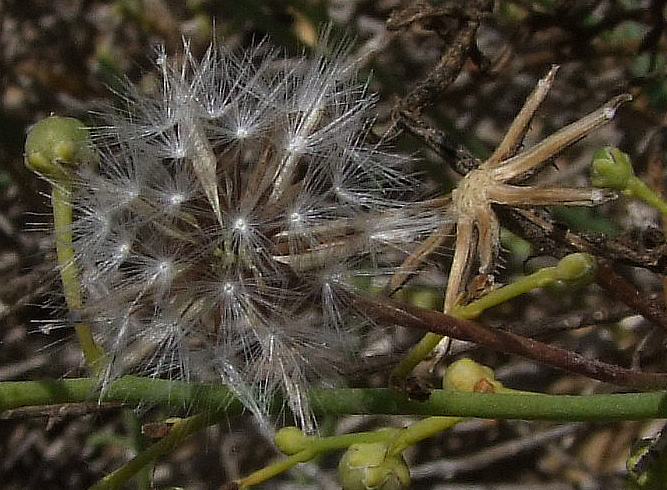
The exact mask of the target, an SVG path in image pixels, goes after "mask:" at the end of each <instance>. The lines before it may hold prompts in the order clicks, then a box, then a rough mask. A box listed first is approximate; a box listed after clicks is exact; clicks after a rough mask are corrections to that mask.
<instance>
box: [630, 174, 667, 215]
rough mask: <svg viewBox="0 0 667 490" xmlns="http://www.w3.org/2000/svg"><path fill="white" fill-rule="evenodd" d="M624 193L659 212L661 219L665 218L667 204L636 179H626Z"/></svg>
mask: <svg viewBox="0 0 667 490" xmlns="http://www.w3.org/2000/svg"><path fill="white" fill-rule="evenodd" d="M625 192H626V193H627V194H630V195H632V196H635V197H638V198H639V199H641V200H643V201H645V202H647V203H648V204H650V205H651V206H653V207H655V208H656V209H657V210H658V211H660V213H661V214H662V216H663V217H665V218H667V202H665V200H664V199H662V198H661V197H660V196H659V195H658V194H656V193H655V192H653V190H651V188H650V187H649V186H647V185H646V184H645V183H644V182H643V181H642V180H641V179H639V178H638V177H635V176H633V177H631V178H630V179H628V182H627V185H626V188H625Z"/></svg>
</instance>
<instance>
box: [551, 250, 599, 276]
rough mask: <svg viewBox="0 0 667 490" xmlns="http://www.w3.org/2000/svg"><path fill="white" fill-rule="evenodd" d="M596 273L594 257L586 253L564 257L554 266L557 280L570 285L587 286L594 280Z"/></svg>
mask: <svg viewBox="0 0 667 490" xmlns="http://www.w3.org/2000/svg"><path fill="white" fill-rule="evenodd" d="M596 272H597V262H596V260H595V257H593V256H592V255H591V254H587V253H573V254H570V255H566V256H565V257H563V258H562V259H561V260H560V261H559V262H558V265H556V278H557V280H559V281H564V282H567V283H570V284H571V283H576V284H588V283H590V282H592V281H593V280H594V279H595V274H596Z"/></svg>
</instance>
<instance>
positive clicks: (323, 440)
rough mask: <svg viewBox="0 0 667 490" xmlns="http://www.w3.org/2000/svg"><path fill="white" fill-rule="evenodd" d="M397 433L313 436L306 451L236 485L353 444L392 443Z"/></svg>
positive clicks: (243, 485)
mask: <svg viewBox="0 0 667 490" xmlns="http://www.w3.org/2000/svg"><path fill="white" fill-rule="evenodd" d="M397 432H399V431H398V429H397V430H380V431H375V432H356V433H354V434H343V435H339V436H330V437H316V436H313V437H312V439H311V440H309V441H308V447H307V448H306V449H304V450H302V451H299V452H298V453H295V454H292V455H290V456H288V457H286V458H283V459H280V460H278V461H276V462H275V463H272V464H270V465H268V466H265V467H264V468H261V469H259V470H257V471H255V472H254V473H251V474H250V475H248V476H246V477H244V478H242V479H241V480H238V481H237V482H236V483H237V484H238V486H239V488H241V489H244V488H248V487H250V486H252V485H257V484H259V483H262V482H263V481H266V480H268V479H270V478H273V477H274V476H276V475H279V474H280V473H282V472H284V471H286V470H288V469H290V468H291V467H293V466H296V465H297V464H299V463H304V462H306V461H309V460H311V459H313V458H314V457H315V456H317V455H318V454H321V453H323V452H327V451H333V450H336V449H345V448H347V447H350V446H351V445H352V444H359V443H372V442H385V441H390V440H391V439H392V438H394V437H395V435H396V433H397Z"/></svg>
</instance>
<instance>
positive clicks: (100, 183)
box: [72, 41, 439, 430]
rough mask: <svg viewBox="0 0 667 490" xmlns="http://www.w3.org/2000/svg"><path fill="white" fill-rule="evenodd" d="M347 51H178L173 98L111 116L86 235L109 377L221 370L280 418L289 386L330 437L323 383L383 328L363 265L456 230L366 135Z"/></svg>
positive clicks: (91, 290) (367, 114)
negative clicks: (364, 289) (313, 394)
mask: <svg viewBox="0 0 667 490" xmlns="http://www.w3.org/2000/svg"><path fill="white" fill-rule="evenodd" d="M325 42H326V41H323V43H325ZM330 44H331V43H330ZM331 47H332V50H328V51H330V52H331V53H333V54H332V55H331V56H330V57H325V56H324V54H323V53H324V52H325V51H327V50H325V49H319V50H318V52H316V54H314V55H313V56H311V57H306V56H302V57H299V58H296V59H284V57H282V56H280V52H279V51H277V50H274V49H271V48H270V47H269V46H268V43H267V42H262V43H260V44H258V45H257V46H256V47H255V48H251V49H250V50H249V51H247V52H244V53H235V52H229V51H227V50H225V49H224V48H223V47H220V46H212V47H211V48H209V49H208V50H207V51H206V53H205V54H204V56H203V57H202V58H201V59H200V60H197V59H195V57H194V55H193V54H192V52H191V51H190V47H189V46H188V44H187V43H186V44H185V46H184V54H183V56H182V57H174V58H172V57H170V56H167V54H166V50H164V49H163V48H161V49H160V50H158V53H157V58H156V65H157V68H158V72H159V73H160V76H161V78H162V80H161V84H160V86H159V87H158V88H157V90H156V92H155V93H154V94H150V95H146V94H145V93H143V92H142V91H140V90H139V89H138V88H137V87H134V86H132V85H128V86H127V93H126V95H124V99H123V107H122V108H119V109H117V110H113V111H110V113H109V114H108V115H107V116H106V117H107V119H108V120H107V121H106V123H105V124H104V125H103V126H102V127H100V129H99V130H97V132H96V135H95V143H96V146H97V148H96V150H97V153H98V155H99V165H98V166H97V168H96V169H95V170H94V171H92V170H87V171H86V170H85V169H82V170H81V171H80V173H79V174H78V175H77V176H76V186H75V190H74V192H73V196H72V198H73V202H74V204H75V210H76V212H75V219H74V222H73V224H72V231H73V234H74V246H75V251H76V261H77V263H78V265H79V268H80V270H81V274H80V275H81V278H82V279H81V283H82V289H83V291H82V292H83V296H84V297H85V298H86V304H85V306H84V308H83V309H82V314H83V315H84V317H85V319H86V321H88V322H89V323H90V325H91V328H92V329H93V332H94V335H95V336H96V338H97V340H98V341H99V342H100V344H101V345H102V346H103V348H104V349H105V351H106V352H107V353H108V358H109V361H108V362H109V366H108V369H107V375H106V379H107V380H111V379H113V378H114V377H115V376H119V375H121V374H123V373H125V372H128V371H134V372H139V373H143V374H145V375H149V376H175V377H180V378H183V379H198V380H205V381H209V382H210V381H215V380H218V381H220V382H222V383H225V384H226V385H227V386H229V388H230V390H231V391H232V392H233V393H234V394H235V395H236V396H237V397H238V398H239V399H240V400H241V401H242V402H243V403H244V404H245V406H246V407H247V408H248V409H249V410H250V411H251V412H252V413H254V414H255V415H256V416H257V417H258V418H259V420H260V421H261V422H262V423H263V424H265V425H266V426H267V427H268V426H269V425H270V424H269V420H270V417H269V416H268V408H269V406H270V404H271V399H272V396H273V395H274V394H275V392H277V391H279V392H281V393H282V395H283V396H284V398H285V400H286V404H287V406H288V407H289V408H290V410H291V411H292V412H293V413H294V415H295V419H296V420H297V422H298V423H299V424H300V425H301V426H302V427H303V428H304V429H305V430H313V429H314V427H315V425H316V422H315V419H314V417H313V415H312V413H311V409H310V405H309V401H308V396H307V393H308V389H309V388H310V386H311V385H312V384H313V383H318V382H320V381H327V382H328V381H330V380H331V379H332V378H333V377H335V374H336V372H337V371H338V370H339V368H340V367H341V366H343V365H344V361H345V359H348V358H349V355H350V354H351V352H352V351H354V346H356V345H358V344H359V341H358V340H356V339H357V337H358V335H359V334H360V333H361V331H362V330H363V329H362V328H361V327H362V326H363V325H364V322H365V321H366V320H364V318H363V315H360V314H359V312H357V311H356V310H355V309H354V308H353V307H352V306H351V304H350V302H349V301H348V300H346V298H347V294H348V293H349V291H351V290H352V289H355V287H356V286H355V285H354V283H355V279H354V278H355V275H356V274H357V273H358V272H359V268H360V266H361V264H363V267H364V274H367V275H368V274H370V275H372V274H373V272H372V271H375V272H376V273H377V275H378V276H382V277H384V276H386V269H387V267H390V266H391V264H400V261H401V259H402V258H403V257H404V256H405V254H408V253H410V252H411V251H412V250H414V249H415V248H416V247H417V245H418V240H417V239H418V238H420V237H422V236H425V235H426V234H427V233H428V231H429V230H434V229H436V228H437V227H438V225H439V216H437V215H436V214H435V213H434V211H433V210H432V209H430V208H429V206H427V205H425V204H424V203H422V202H421V201H420V200H419V198H418V196H417V194H416V192H415V189H416V188H417V181H416V180H415V179H414V178H413V177H412V176H410V175H409V174H406V169H407V168H408V166H409V163H410V162H409V160H408V159H406V158H404V157H397V156H395V155H392V154H389V153H386V152H385V151H384V150H383V149H382V148H381V147H380V145H378V144H376V145H370V144H368V143H366V141H365V135H366V134H367V133H368V130H369V127H370V124H371V123H372V120H373V114H372V105H373V101H374V98H373V97H372V96H371V95H369V94H367V91H366V84H364V83H359V82H357V81H356V73H357V67H356V65H355V64H354V62H351V61H349V60H348V58H347V54H346V48H345V47H343V46H342V45H341V46H337V45H334V46H331ZM179 60H180V61H179ZM380 263H382V265H383V269H382V270H380V269H379V268H378V267H377V265H378V264H380ZM374 267H376V268H375V269H374ZM369 271H371V272H369ZM356 282H359V281H356Z"/></svg>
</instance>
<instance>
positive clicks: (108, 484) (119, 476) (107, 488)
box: [90, 413, 217, 490]
mask: <svg viewBox="0 0 667 490" xmlns="http://www.w3.org/2000/svg"><path fill="white" fill-rule="evenodd" d="M216 421H217V420H216V419H213V418H212V417H211V415H210V414H209V413H200V414H197V415H193V416H192V417H188V418H186V419H180V420H178V421H177V422H175V423H174V425H173V426H172V427H171V430H170V431H169V434H167V435H166V436H165V437H163V438H162V439H160V440H159V441H158V442H156V443H155V444H153V445H152V446H150V447H149V448H148V449H146V450H145V451H142V452H140V453H139V454H137V455H136V456H135V457H134V458H132V459H131V460H130V461H128V462H127V463H125V464H124V465H123V466H121V467H120V468H118V469H117V470H116V471H114V472H113V473H110V474H108V475H107V476H105V477H104V478H102V479H101V480H100V481H99V482H97V483H96V484H95V485H93V486H92V487H90V490H116V489H118V488H121V486H122V485H123V484H124V483H125V482H127V481H128V480H129V479H130V478H132V477H134V476H135V475H136V474H137V473H138V472H139V471H141V470H142V468H145V467H146V466H147V465H148V464H150V463H151V462H152V461H154V460H155V459H156V458H158V457H160V456H162V455H163V454H167V453H169V452H171V451H173V450H174V449H176V448H177V447H178V446H179V444H180V443H181V441H183V439H185V438H186V437H188V436H189V435H191V434H193V433H195V432H198V431H200V430H201V429H203V428H204V427H207V426H209V425H212V424H213V423H215V422H216Z"/></svg>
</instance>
